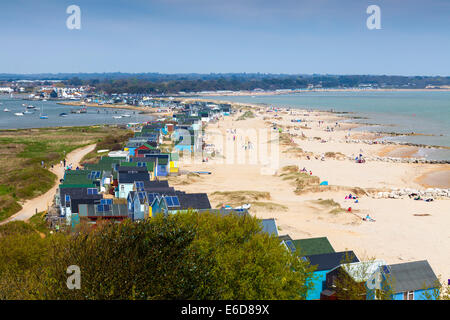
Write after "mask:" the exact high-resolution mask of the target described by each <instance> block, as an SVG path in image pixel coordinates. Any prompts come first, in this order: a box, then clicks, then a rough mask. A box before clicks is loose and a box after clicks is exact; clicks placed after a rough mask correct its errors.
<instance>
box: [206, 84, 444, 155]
mask: <svg viewBox="0 0 450 320" xmlns="http://www.w3.org/2000/svg"><path fill="white" fill-rule="evenodd" d="M202 98H204V99H214V100H224V101H232V102H242V103H255V104H256V103H261V104H266V105H270V106H285V107H292V108H302V109H314V110H327V111H329V110H333V111H335V112H346V114H343V116H350V117H353V118H354V119H351V120H350V121H352V122H358V123H362V124H365V123H367V124H371V125H367V126H362V127H360V128H359V129H358V130H364V131H378V132H395V133H411V132H414V133H420V134H423V135H415V136H411V135H410V136H393V137H389V138H388V139H389V140H392V141H397V142H405V143H414V144H424V145H434V146H445V147H450V92H448V91H375V92H374V91H352V92H343V91H339V92H330V91H328V92H308V91H305V92H301V93H295V94H284V95H272V96H268V95H267V96H266V95H259V96H215V97H202ZM347 113H350V114H347ZM374 124H375V125H374ZM417 157H425V158H427V159H430V160H450V150H448V149H426V148H425V149H421V150H420V151H419V154H418V155H417Z"/></svg>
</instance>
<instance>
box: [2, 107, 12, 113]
mask: <svg viewBox="0 0 450 320" xmlns="http://www.w3.org/2000/svg"><path fill="white" fill-rule="evenodd" d="M3 111H5V112H10V111H11V110H9V109H8V108H5V109H3Z"/></svg>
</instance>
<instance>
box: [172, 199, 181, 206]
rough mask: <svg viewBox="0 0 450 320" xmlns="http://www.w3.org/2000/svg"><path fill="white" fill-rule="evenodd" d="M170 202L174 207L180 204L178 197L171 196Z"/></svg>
mask: <svg viewBox="0 0 450 320" xmlns="http://www.w3.org/2000/svg"><path fill="white" fill-rule="evenodd" d="M172 202H173V206H174V207H179V206H180V201H179V200H178V197H172Z"/></svg>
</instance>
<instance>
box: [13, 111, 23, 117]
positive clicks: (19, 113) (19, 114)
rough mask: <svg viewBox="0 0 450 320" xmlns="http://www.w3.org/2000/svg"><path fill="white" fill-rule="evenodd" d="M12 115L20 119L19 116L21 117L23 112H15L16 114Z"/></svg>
mask: <svg viewBox="0 0 450 320" xmlns="http://www.w3.org/2000/svg"><path fill="white" fill-rule="evenodd" d="M14 115H15V116H18V117H20V116H23V112H16V113H14Z"/></svg>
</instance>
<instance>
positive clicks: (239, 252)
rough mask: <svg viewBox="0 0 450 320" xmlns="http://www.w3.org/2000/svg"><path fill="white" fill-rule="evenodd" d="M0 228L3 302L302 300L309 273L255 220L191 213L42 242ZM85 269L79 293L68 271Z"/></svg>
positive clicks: (19, 230)
mask: <svg viewBox="0 0 450 320" xmlns="http://www.w3.org/2000/svg"><path fill="white" fill-rule="evenodd" d="M22 224H23V223H22V222H15V223H14V224H7V225H5V226H3V228H0V299H304V297H305V295H306V290H307V285H306V283H307V280H308V279H309V278H310V277H311V276H312V269H311V267H310V266H309V265H308V264H307V263H306V262H303V261H302V260H300V259H298V258H297V257H296V256H294V255H292V254H291V253H290V252H288V251H287V250H286V248H285V247H283V246H282V245H281V244H280V242H279V240H278V239H277V238H276V237H269V236H268V235H267V234H265V233H261V226H260V224H259V221H258V220H257V219H256V218H253V217H237V216H233V215H229V216H225V217H223V216H220V215H216V214H212V213H202V214H198V213H193V212H188V213H184V214H177V215H170V216H169V217H164V216H162V215H161V216H158V217H156V218H152V219H149V220H146V221H143V222H141V223H132V222H130V221H125V222H123V223H121V224H114V223H106V222H104V223H100V224H99V225H98V226H97V228H95V229H92V228H87V226H86V225H83V224H82V225H81V226H80V228H79V229H78V230H77V231H76V232H75V233H74V234H62V233H59V234H53V235H49V236H47V237H42V234H41V235H40V234H39V233H38V232H35V231H34V230H31V229H30V228H28V227H27V226H25V225H22ZM70 265H77V266H79V267H80V270H81V289H80V290H76V289H75V290H69V289H68V288H67V286H66V280H67V277H68V275H67V274H66V269H67V267H68V266H70Z"/></svg>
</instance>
